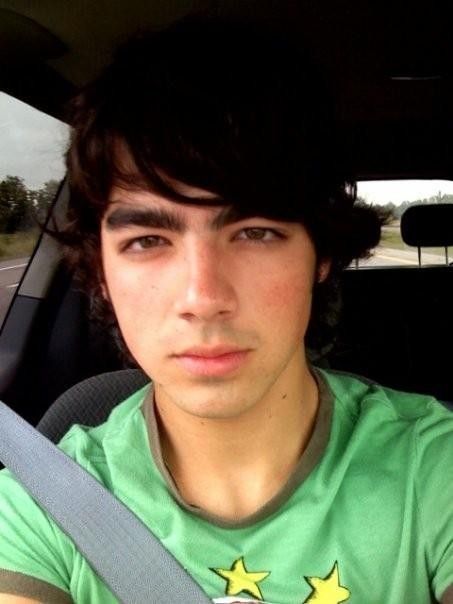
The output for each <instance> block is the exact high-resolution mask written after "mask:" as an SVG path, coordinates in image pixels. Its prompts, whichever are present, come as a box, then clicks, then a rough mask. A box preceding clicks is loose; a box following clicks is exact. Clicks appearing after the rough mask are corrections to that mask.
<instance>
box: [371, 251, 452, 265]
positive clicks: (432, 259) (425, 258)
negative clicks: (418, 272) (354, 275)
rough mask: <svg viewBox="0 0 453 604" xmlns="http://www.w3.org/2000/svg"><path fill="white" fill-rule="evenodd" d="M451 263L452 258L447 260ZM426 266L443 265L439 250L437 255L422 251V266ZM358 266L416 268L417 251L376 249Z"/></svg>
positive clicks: (443, 260) (442, 253)
mask: <svg viewBox="0 0 453 604" xmlns="http://www.w3.org/2000/svg"><path fill="white" fill-rule="evenodd" d="M449 260H450V262H453V257H452V258H449ZM427 264H445V254H444V252H443V250H442V249H439V253H438V254H428V253H425V252H423V250H422V266H425V265H427ZM359 266H418V253H417V249H416V248H414V249H413V250H398V249H395V248H383V247H378V248H376V250H375V252H374V254H373V256H372V257H371V258H370V259H369V260H361V261H360V264H359Z"/></svg>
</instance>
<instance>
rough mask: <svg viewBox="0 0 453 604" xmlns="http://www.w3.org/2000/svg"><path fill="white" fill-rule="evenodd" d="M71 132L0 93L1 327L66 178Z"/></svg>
mask: <svg viewBox="0 0 453 604" xmlns="http://www.w3.org/2000/svg"><path fill="white" fill-rule="evenodd" d="M68 137H69V128H68V126H67V125H66V124H64V123H63V122H60V121H58V120H56V119H55V118H53V117H50V116H49V115H46V114H45V113H42V112H41V111H38V110H36V109H34V108H33V107H30V106H29V105H26V104H25V103H22V102H21V101H18V100H17V99H15V98H13V97H11V96H9V95H7V94H4V93H2V92H0V326H1V324H2V322H3V319H4V317H5V315H6V311H7V310H8V307H9V304H10V303H11V300H12V297H13V296H14V293H15V291H16V289H17V286H18V284H19V282H20V279H21V277H22V274H23V272H24V270H25V268H26V266H27V263H28V260H29V258H30V255H31V253H32V251H33V249H34V246H35V244H36V241H37V239H38V237H39V233H40V229H39V223H40V222H42V221H43V220H44V219H45V217H46V213H47V209H48V207H49V205H50V203H51V202H52V200H53V198H54V196H55V193H56V191H57V189H58V186H59V184H60V181H61V180H62V178H63V176H64V171H65V170H64V160H63V156H64V152H65V149H66V146H67V141H68Z"/></svg>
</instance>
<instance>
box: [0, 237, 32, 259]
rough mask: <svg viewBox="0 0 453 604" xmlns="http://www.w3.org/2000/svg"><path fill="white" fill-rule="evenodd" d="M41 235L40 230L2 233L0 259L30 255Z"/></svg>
mask: <svg viewBox="0 0 453 604" xmlns="http://www.w3.org/2000/svg"><path fill="white" fill-rule="evenodd" d="M38 237H39V230H37V229H34V230H31V231H26V232H24V233H12V234H8V235H6V234H4V233H0V260H9V259H10V258H21V257H22V256H30V254H31V253H32V252H33V248H34V247H35V244H36V241H37V240H38Z"/></svg>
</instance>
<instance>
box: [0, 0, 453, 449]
mask: <svg viewBox="0 0 453 604" xmlns="http://www.w3.org/2000/svg"><path fill="white" fill-rule="evenodd" d="M196 11H207V12H209V13H213V14H219V15H236V14H238V15H244V16H246V17H248V18H254V19H257V20H261V21H263V22H265V23H266V24H268V25H270V26H272V27H275V28H276V29H277V30H278V31H283V32H284V33H285V34H286V35H288V36H290V37H291V38H292V39H294V40H295V41H296V42H298V41H300V43H303V45H304V46H305V47H306V48H308V50H309V52H310V54H311V55H312V57H313V59H314V61H315V63H316V64H317V65H318V66H319V69H320V70H321V71H322V73H323V74H324V75H325V77H326V79H327V81H328V83H329V86H330V88H331V90H332V94H333V97H334V101H335V111H336V117H337V120H338V124H339V128H340V132H341V138H342V141H343V142H344V146H345V150H346V154H347V158H348V165H349V166H350V168H351V173H352V175H353V177H354V178H355V179H357V180H358V181H367V180H372V181H386V180H407V181H409V180H413V179H417V180H431V179H443V180H452V177H453V107H452V104H451V98H452V91H453V37H452V36H451V34H450V32H449V24H450V21H449V19H448V18H447V14H446V12H445V11H446V8H443V5H442V6H440V3H439V4H438V3H436V2H432V3H430V4H428V3H420V4H418V3H416V4H408V3H406V2H403V1H402V0H395V1H394V2H393V3H391V4H387V3H367V2H359V1H358V0H349V1H345V0H340V1H335V0H317V1H316V2H314V1H312V0H306V1H301V2H295V1H294V0H280V1H279V2H275V1H273V0H240V1H235V0H176V1H174V2H168V0H152V1H149V0H148V1H145V0H129V1H128V2H127V3H126V2H120V1H115V0H97V1H96V2H85V1H81V0H72V1H71V2H53V1H52V0H42V1H41V2H29V1H27V0H0V63H1V69H0V92H1V93H4V94H6V95H8V96H10V97H13V98H15V99H18V100H19V101H22V102H23V103H26V104H27V105H29V106H31V107H34V108H36V109H38V110H39V111H42V112H44V113H45V114H48V115H50V116H53V117H55V118H57V119H60V120H63V121H64V119H65V108H66V106H67V103H68V100H69V99H70V98H71V96H72V95H73V94H74V93H75V92H76V91H77V89H78V88H80V86H82V85H84V84H85V83H86V82H88V81H89V80H90V79H92V78H93V77H94V76H95V75H96V73H98V71H99V70H100V69H101V68H102V67H103V66H104V65H105V64H106V63H107V62H108V61H109V57H110V56H111V53H112V50H113V49H114V48H115V47H116V46H117V44H118V43H119V42H121V41H122V40H124V39H125V38H127V36H128V35H130V34H131V33H132V32H134V31H136V30H138V29H140V28H146V29H159V28H162V27H165V26H166V25H168V24H169V23H171V22H173V21H175V20H176V19H178V18H180V17H182V16H184V15H186V14H189V13H191V12H196ZM1 121H2V116H1V115H0V124H1ZM1 144H2V143H1V139H0V145H1ZM7 154H8V149H5V148H2V150H1V154H0V158H1V157H2V156H3V155H4V156H6V155H7ZM1 161H2V160H1V159H0V163H1ZM38 161H39V158H38ZM42 161H43V162H45V161H46V158H45V157H42ZM3 176H4V174H2V173H0V179H1V178H2V177H3ZM69 203H70V199H69V192H68V186H67V184H66V183H65V182H64V180H63V181H62V182H61V185H60V186H59V188H58V191H57V194H56V196H55V199H54V202H53V204H52V207H51V210H50V213H49V216H48V220H49V224H50V225H54V224H57V225H58V224H63V223H64V218H65V214H66V211H67V208H68V204H69ZM424 209H425V210H426V209H427V208H424ZM451 209H453V205H452V206H451V208H445V206H443V205H442V204H438V207H435V206H433V207H432V208H428V211H429V216H428V215H427V214H426V213H423V212H421V213H420V212H418V211H415V212H412V216H409V215H408V217H407V220H406V219H405V221H406V222H405V221H402V225H404V224H405V227H404V232H403V233H402V236H403V240H404V241H405V242H406V244H407V245H409V246H412V247H413V248H414V249H420V250H421V252H420V257H421V259H423V249H424V248H433V247H436V248H439V249H440V250H441V253H443V251H444V249H447V250H448V247H449V246H452V245H453V214H452V211H451ZM402 228H403V226H402ZM0 260H1V257H0ZM451 260H452V261H453V258H452V259H451ZM452 261H450V259H449V258H448V254H447V257H446V260H445V261H444V262H442V263H439V264H438V265H424V264H423V263H421V265H420V266H419V265H418V263H417V264H415V265H407V264H403V265H401V264H397V263H395V265H390V266H389V265H386V266H374V265H367V264H365V265H363V266H359V267H358V268H357V267H354V266H352V267H351V268H350V269H348V270H346V271H345V272H344V274H343V277H342V309H341V315H340V321H339V325H338V328H337V336H336V339H335V343H334V345H333V346H332V347H331V348H330V349H329V350H327V351H324V354H323V356H322V357H320V358H318V359H317V361H316V362H318V363H319V364H321V365H322V366H324V367H329V368H332V369H336V370H340V371H346V372H350V373H354V374H358V375H363V376H365V377H367V378H369V379H371V380H375V381H378V382H380V383H382V384H383V385H386V386H389V387H392V388H397V389H400V390H405V391H411V392H421V393H427V394H430V395H433V396H435V397H437V398H439V399H440V400H442V401H445V402H447V403H449V402H451V401H453V372H452V369H451V356H450V346H451V345H452V342H453V313H452V303H453V266H452V264H453V262H452ZM23 264H24V271H23V273H22V275H21V276H20V279H18V283H17V287H15V289H14V294H13V295H12V296H11V298H8V304H7V310H6V312H5V316H4V317H0V400H2V401H4V402H5V403H7V405H9V406H10V407H11V408H13V409H14V410H15V411H16V412H17V413H19V414H20V415H21V416H22V417H24V418H25V419H26V420H27V421H29V422H30V423H32V424H33V425H37V424H38V423H39V422H40V421H41V422H42V423H41V424H40V427H41V428H42V430H43V431H44V432H45V433H47V434H48V435H49V436H50V437H51V438H53V439H54V440H58V438H59V436H61V429H60V432H58V431H57V432H54V431H53V430H54V429H53V428H52V427H51V424H52V422H51V420H49V416H47V417H46V418H45V419H44V420H42V418H43V416H44V414H45V413H46V411H47V410H48V409H49V407H50V406H51V405H52V403H53V402H54V401H55V400H56V399H58V397H60V395H62V394H63V393H65V392H66V391H67V390H68V389H69V388H71V387H73V386H74V385H76V384H78V383H79V382H81V381H83V380H85V379H87V378H91V377H92V376H96V375H98V374H103V373H105V372H113V371H119V370H127V369H131V368H132V366H130V365H127V364H125V362H124V360H123V359H122V358H121V357H120V355H119V354H118V353H117V351H116V347H115V343H114V342H113V340H112V339H111V337H110V336H109V334H108V333H106V332H105V330H103V329H102V327H100V326H99V325H96V324H94V323H93V322H92V321H91V320H90V318H89V301H88V300H87V299H86V297H85V296H84V294H83V293H82V292H80V291H79V290H78V288H77V285H76V284H75V283H74V281H73V278H72V274H71V272H70V271H69V270H68V269H67V267H66V265H65V264H64V262H63V261H62V255H61V250H60V249H59V247H58V244H57V243H56V242H55V241H54V240H53V239H52V238H51V237H49V236H48V235H46V234H43V235H41V236H40V237H39V239H38V241H37V243H36V245H35V247H34V249H33V250H32V251H31V253H30V254H29V255H28V256H27V259H26V262H24V263H23ZM1 267H2V265H1V263H0V270H2V268H1ZM0 274H1V273H0ZM8 287H9V286H8ZM4 291H6V290H2V289H1V285H0V298H1V297H2V296H3V295H4ZM116 375H117V376H119V381H120V382H121V381H122V380H121V377H122V376H123V377H124V376H126V375H129V376H131V375H132V376H133V377H132V382H133V384H141V383H143V380H144V379H146V378H145V377H144V376H143V375H140V374H139V373H137V372H132V374H131V373H130V372H129V373H127V372H126V374H121V373H120V374H116ZM136 380H138V381H136ZM115 388H116V387H115ZM86 392H87V390H86V388H85V390H83V396H84V397H85V398H86V397H87V394H86ZM121 394H123V395H124V392H123V391H122V390H121V393H120V395H121ZM120 395H119V396H120ZM63 396H64V395H63ZM86 400H88V401H90V400H92V399H86ZM119 400H121V398H119V399H118V402H119ZM59 405H60V408H59V410H58V409H57V410H55V408H53V409H54V410H53V413H57V414H58V413H60V412H61V409H65V408H66V407H67V403H65V399H64V398H63V400H62V401H61V399H60V401H59ZM87 406H88V407H89V406H90V405H89V404H87ZM105 412H107V411H105ZM64 413H66V411H65V412H64ZM100 413H101V415H100V416H99V417H97V418H95V419H93V420H88V421H94V422H95V421H101V416H102V410H101V412H100ZM65 421H69V422H71V421H77V418H74V417H72V416H71V418H70V419H69V420H68V419H65ZM49 422H50V423H49ZM64 425H65V426H66V425H67V424H64Z"/></svg>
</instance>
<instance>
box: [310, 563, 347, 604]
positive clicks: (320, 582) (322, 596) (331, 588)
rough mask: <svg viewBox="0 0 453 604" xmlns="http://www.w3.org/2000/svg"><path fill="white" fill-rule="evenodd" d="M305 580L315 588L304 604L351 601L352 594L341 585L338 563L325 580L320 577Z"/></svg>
mask: <svg viewBox="0 0 453 604" xmlns="http://www.w3.org/2000/svg"><path fill="white" fill-rule="evenodd" d="M305 579H306V580H307V581H308V583H309V584H310V585H311V587H313V591H312V592H311V594H310V595H309V596H308V598H307V599H306V600H304V604H309V603H311V602H316V603H318V604H340V602H346V600H349V596H350V595H351V592H350V591H349V589H347V588H346V587H343V586H342V585H340V577H339V574H338V563H337V562H335V564H334V565H333V568H332V570H331V571H330V573H329V574H328V575H327V577H325V578H324V579H321V578H319V577H305Z"/></svg>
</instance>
